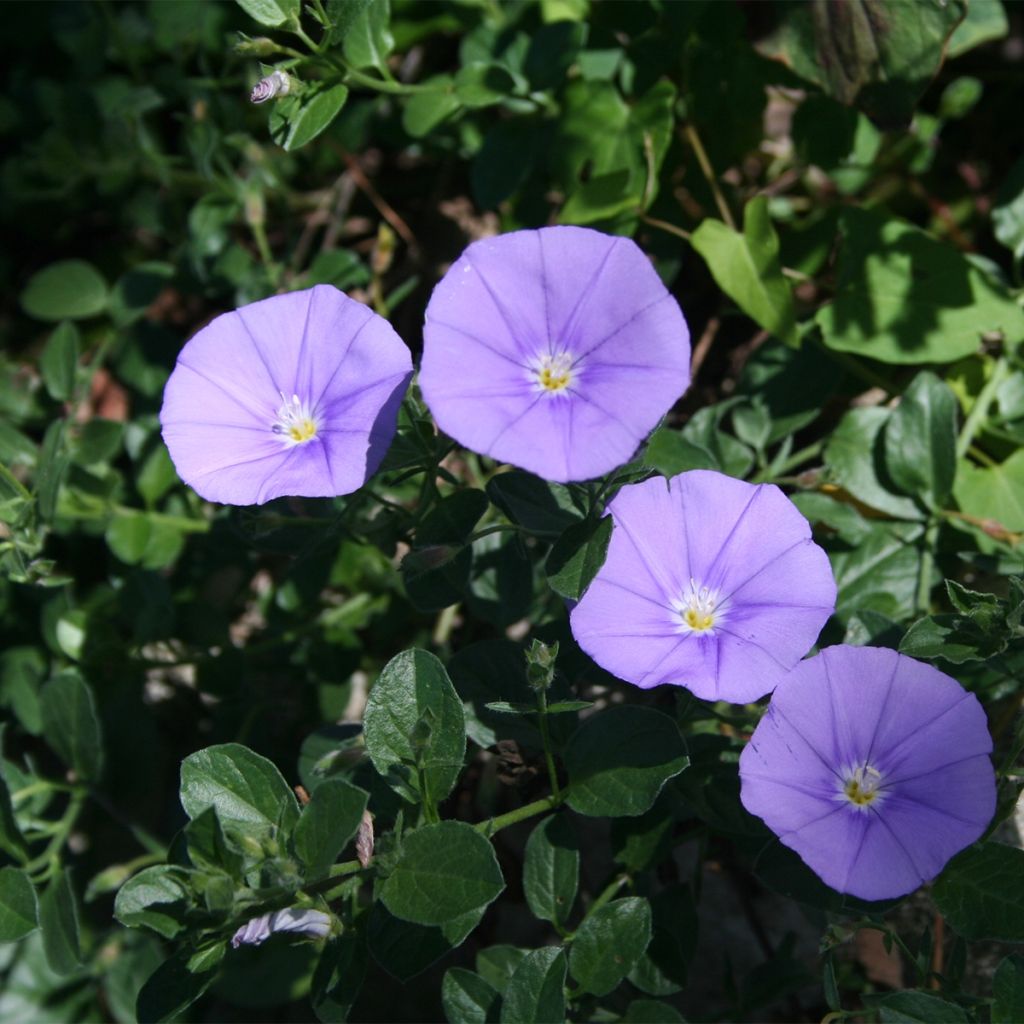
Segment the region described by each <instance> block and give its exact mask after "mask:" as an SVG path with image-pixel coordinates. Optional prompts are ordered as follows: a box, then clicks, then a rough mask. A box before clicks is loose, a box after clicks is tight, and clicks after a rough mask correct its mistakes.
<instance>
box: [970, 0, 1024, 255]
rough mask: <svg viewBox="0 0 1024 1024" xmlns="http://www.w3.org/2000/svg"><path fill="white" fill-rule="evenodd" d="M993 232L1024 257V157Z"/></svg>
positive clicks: (1012, 174)
mask: <svg viewBox="0 0 1024 1024" xmlns="http://www.w3.org/2000/svg"><path fill="white" fill-rule="evenodd" d="M972 6H973V5H972ZM993 6H994V5H993ZM992 230H993V231H994V232H995V236H996V238H998V239H999V241H1000V242H1002V243H1003V245H1005V246H1006V247H1007V249H1009V250H1010V251H1011V252H1012V253H1013V255H1014V258H1015V259H1017V260H1019V259H1020V258H1021V257H1022V256H1024V157H1021V158H1020V159H1019V160H1017V162H1016V163H1015V164H1014V165H1013V166H1012V167H1011V168H1010V171H1009V173H1008V174H1007V176H1006V177H1005V178H1004V179H1003V183H1002V184H1001V185H1000V186H999V191H998V192H996V199H995V206H994V207H993V208H992Z"/></svg>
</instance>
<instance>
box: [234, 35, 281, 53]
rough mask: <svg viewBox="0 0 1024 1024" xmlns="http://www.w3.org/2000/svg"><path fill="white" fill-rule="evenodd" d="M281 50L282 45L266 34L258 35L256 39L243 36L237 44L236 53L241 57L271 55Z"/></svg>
mask: <svg viewBox="0 0 1024 1024" xmlns="http://www.w3.org/2000/svg"><path fill="white" fill-rule="evenodd" d="M280 51H281V47H280V46H279V45H278V44H277V43H275V42H274V40H273V39H268V38H267V37H266V36H257V37H256V38H255V39H250V38H249V37H248V36H243V37H242V38H241V39H240V40H239V41H238V42H237V43H236V44H235V53H237V54H238V55H239V56H240V57H270V56H271V55H272V54H275V53H280Z"/></svg>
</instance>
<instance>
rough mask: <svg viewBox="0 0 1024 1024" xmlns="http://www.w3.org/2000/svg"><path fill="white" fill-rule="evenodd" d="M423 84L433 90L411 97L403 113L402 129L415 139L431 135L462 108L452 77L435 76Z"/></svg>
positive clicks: (426, 90)
mask: <svg viewBox="0 0 1024 1024" xmlns="http://www.w3.org/2000/svg"><path fill="white" fill-rule="evenodd" d="M422 84H423V85H424V86H430V87H431V88H430V89H425V90H424V91H423V92H418V93H416V95H415V96H412V97H410V99H409V102H408V103H406V105H405V109H404V110H403V111H402V127H403V128H404V129H405V130H406V131H407V132H408V133H409V134H410V135H411V136H412V137H413V138H414V139H421V138H423V137H424V136H426V135H429V134H430V133H431V132H432V131H433V130H434V129H435V128H436V127H437V126H438V125H439V124H440V123H441V122H442V121H444V120H445V119H446V118H448V117H450V116H451V115H452V114H454V113H455V111H457V110H459V109H461V107H462V104H461V102H460V100H459V97H458V96H457V95H456V94H455V92H454V91H453V90H452V79H451V76H450V75H435V76H434V77H433V78H430V79H428V80H427V81H425V82H423V83H422Z"/></svg>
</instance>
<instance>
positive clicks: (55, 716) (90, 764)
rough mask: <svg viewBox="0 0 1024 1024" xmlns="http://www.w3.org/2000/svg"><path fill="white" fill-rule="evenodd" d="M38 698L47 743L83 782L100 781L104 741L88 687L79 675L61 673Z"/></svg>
mask: <svg viewBox="0 0 1024 1024" xmlns="http://www.w3.org/2000/svg"><path fill="white" fill-rule="evenodd" d="M39 696H40V710H41V712H42V716H43V732H44V735H45V736H46V740H47V742H48V743H49V744H50V746H51V747H53V749H54V750H55V751H56V752H57V753H58V754H60V756H61V758H62V759H63V760H64V762H65V763H66V764H67V765H68V767H69V768H72V769H74V771H75V773H76V774H77V775H78V776H79V777H80V778H82V779H84V780H85V781H87V782H93V781H95V780H96V779H98V778H99V776H100V773H101V771H102V770H103V739H102V736H101V733H100V720H99V716H98V715H97V714H96V702H95V700H94V699H93V695H92V690H91V689H90V687H89V685H88V683H86V682H85V680H84V679H83V678H82V677H81V676H80V675H79V674H78V673H77V672H62V673H61V674H60V675H58V676H55V677H54V678H53V679H51V680H50V681H49V682H48V683H47V684H46V685H45V686H44V687H43V688H42V690H41V691H40V695H39Z"/></svg>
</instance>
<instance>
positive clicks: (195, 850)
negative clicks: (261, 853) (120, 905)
mask: <svg viewBox="0 0 1024 1024" xmlns="http://www.w3.org/2000/svg"><path fill="white" fill-rule="evenodd" d="M185 839H186V841H187V843H188V859H189V860H190V861H192V863H193V864H194V865H195V866H196V867H197V868H206V869H209V870H212V871H223V872H225V873H226V874H228V875H230V876H231V877H232V878H236V879H240V878H241V876H242V871H243V868H244V862H245V858H244V857H243V856H242V853H241V852H240V851H239V850H238V849H237V848H236V847H235V845H234V844H233V843H232V842H231V840H230V839H228V838H227V836H225V835H224V829H223V828H221V824H220V818H219V817H218V816H217V809H216V808H215V807H212V806H211V807H207V808H206V810H205V811H203V812H202V813H200V814H198V815H196V817H195V818H193V819H192V820H191V821H190V822H189V823H188V824H187V825H186V826H185ZM145 873H146V872H142V874H145Z"/></svg>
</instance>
